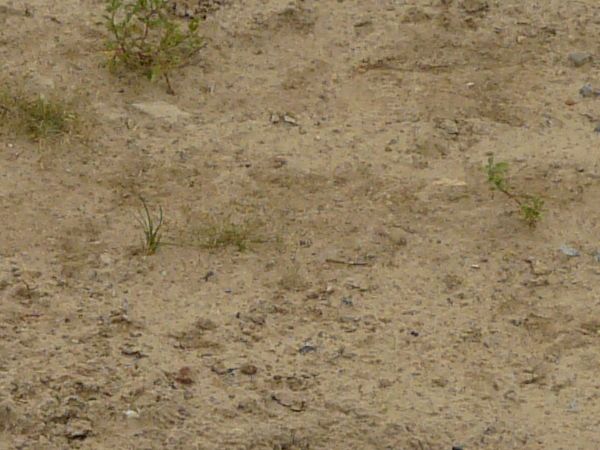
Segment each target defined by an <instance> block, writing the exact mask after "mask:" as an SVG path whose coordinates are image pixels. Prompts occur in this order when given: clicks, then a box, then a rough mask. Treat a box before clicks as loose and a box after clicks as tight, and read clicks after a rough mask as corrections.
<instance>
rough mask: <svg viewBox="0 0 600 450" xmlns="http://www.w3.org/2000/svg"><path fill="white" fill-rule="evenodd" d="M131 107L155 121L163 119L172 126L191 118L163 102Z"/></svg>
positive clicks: (175, 107) (188, 114) (137, 104)
mask: <svg viewBox="0 0 600 450" xmlns="http://www.w3.org/2000/svg"><path fill="white" fill-rule="evenodd" d="M131 106H133V107H134V108H135V109H137V110H138V111H141V112H143V113H145V114H148V115H149V116H151V117H153V118H155V119H161V120H164V121H166V122H168V123H170V124H175V123H176V122H177V121H178V120H181V119H186V118H188V117H190V116H191V114H190V113H187V112H185V111H182V110H181V109H179V108H178V107H177V106H175V105H171V104H170V103H167V102H162V101H157V102H145V103H133V104H132V105H131Z"/></svg>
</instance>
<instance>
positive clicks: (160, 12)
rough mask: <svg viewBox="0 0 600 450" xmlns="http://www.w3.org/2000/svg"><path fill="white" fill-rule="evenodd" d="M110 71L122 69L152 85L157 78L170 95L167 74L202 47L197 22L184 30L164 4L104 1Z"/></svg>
mask: <svg viewBox="0 0 600 450" xmlns="http://www.w3.org/2000/svg"><path fill="white" fill-rule="evenodd" d="M105 1H106V3H107V4H106V12H107V14H106V16H105V19H106V26H107V28H108V30H109V32H110V34H111V37H110V38H109V40H108V42H107V46H108V50H109V52H110V60H109V67H110V68H111V70H113V71H114V70H115V69H116V68H117V67H119V66H122V67H125V68H127V69H131V70H133V71H137V72H140V73H142V74H144V75H146V76H147V77H148V79H150V80H151V81H154V80H156V79H158V78H160V77H162V78H164V80H165V82H166V83H167V89H168V92H169V93H171V94H173V93H174V91H173V87H172V86H171V81H170V79H169V73H170V71H172V70H173V69H175V68H178V67H180V66H182V65H183V64H185V63H186V62H187V61H188V60H189V59H190V58H191V57H192V56H193V55H194V54H195V53H197V52H198V51H199V50H200V49H201V48H202V46H203V40H202V38H201V37H200V36H199V34H198V25H199V22H198V20H191V21H190V22H189V23H188V26H187V29H186V30H181V28H180V27H179V24H177V23H176V22H175V21H174V19H172V18H171V17H170V16H169V8H170V4H169V2H168V1H167V0H105Z"/></svg>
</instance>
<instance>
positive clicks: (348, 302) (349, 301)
mask: <svg viewBox="0 0 600 450" xmlns="http://www.w3.org/2000/svg"><path fill="white" fill-rule="evenodd" d="M342 305H346V306H352V305H354V303H353V302H352V299H351V298H350V297H344V298H343V299H342Z"/></svg>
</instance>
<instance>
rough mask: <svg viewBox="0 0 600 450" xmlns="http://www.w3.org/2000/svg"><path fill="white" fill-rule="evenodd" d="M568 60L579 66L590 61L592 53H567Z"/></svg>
mask: <svg viewBox="0 0 600 450" xmlns="http://www.w3.org/2000/svg"><path fill="white" fill-rule="evenodd" d="M569 61H570V62H571V64H573V66H575V67H581V66H583V65H585V64H587V63H589V62H590V61H592V55H591V54H589V53H586V52H573V53H570V54H569Z"/></svg>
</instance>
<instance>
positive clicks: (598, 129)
mask: <svg viewBox="0 0 600 450" xmlns="http://www.w3.org/2000/svg"><path fill="white" fill-rule="evenodd" d="M594 131H595V132H596V133H600V124H598V125H596V128H594Z"/></svg>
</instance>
